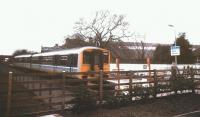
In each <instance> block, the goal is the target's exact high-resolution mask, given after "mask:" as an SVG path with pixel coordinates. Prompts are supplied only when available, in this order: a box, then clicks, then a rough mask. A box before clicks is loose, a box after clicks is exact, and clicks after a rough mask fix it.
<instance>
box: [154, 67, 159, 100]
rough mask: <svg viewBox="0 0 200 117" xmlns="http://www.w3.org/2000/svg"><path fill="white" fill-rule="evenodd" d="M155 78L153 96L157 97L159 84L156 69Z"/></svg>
mask: <svg viewBox="0 0 200 117" xmlns="http://www.w3.org/2000/svg"><path fill="white" fill-rule="evenodd" d="M153 78H154V94H153V97H154V98H156V95H157V84H158V80H157V73H156V69H154V77H153Z"/></svg>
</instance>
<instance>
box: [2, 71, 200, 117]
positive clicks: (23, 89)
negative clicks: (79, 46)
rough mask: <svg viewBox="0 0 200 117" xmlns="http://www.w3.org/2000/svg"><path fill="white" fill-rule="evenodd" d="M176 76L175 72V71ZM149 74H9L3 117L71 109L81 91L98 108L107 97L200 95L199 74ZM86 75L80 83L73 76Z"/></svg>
mask: <svg viewBox="0 0 200 117" xmlns="http://www.w3.org/2000/svg"><path fill="white" fill-rule="evenodd" d="M175 72H176V71H175ZM175 72H174V71H173V70H150V71H120V72H118V71H113V72H103V71H100V72H87V73H65V72H63V73H62V74H47V73H26V74H22V73H20V74H18V73H12V72H9V78H8V82H3V83H1V84H7V85H8V89H7V90H4V91H1V92H0V93H2V94H4V98H2V99H4V100H1V101H2V103H5V105H6V108H4V110H5V115H6V117H10V116H33V115H40V114H44V113H50V112H57V111H64V110H66V109H70V108H71V107H72V106H73V105H74V104H75V102H74V101H73V100H74V99H75V98H76V94H77V93H80V90H82V89H81V87H84V88H85V89H86V90H87V91H88V92H90V93H91V94H92V96H93V97H94V99H95V100H96V102H97V104H105V103H106V100H107V98H108V97H110V96H112V97H128V99H129V101H135V100H141V99H149V98H158V97H163V96H169V95H176V94H182V93H193V94H200V70H199V69H190V70H179V72H177V73H175ZM80 74H87V75H90V76H93V77H94V78H84V79H82V80H80V79H77V78H73V76H76V75H80Z"/></svg>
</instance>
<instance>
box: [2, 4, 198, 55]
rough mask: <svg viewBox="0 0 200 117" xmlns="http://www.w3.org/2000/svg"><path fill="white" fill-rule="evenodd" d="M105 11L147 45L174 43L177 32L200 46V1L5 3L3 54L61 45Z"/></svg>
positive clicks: (3, 9)
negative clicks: (117, 17) (124, 22)
mask: <svg viewBox="0 0 200 117" xmlns="http://www.w3.org/2000/svg"><path fill="white" fill-rule="evenodd" d="M99 10H109V11H110V12H111V13H113V14H124V15H126V20H127V21H128V22H129V23H130V30H131V31H132V32H136V33H138V34H141V35H145V39H144V40H145V41H146V42H153V43H168V44H170V43H173V42H174V30H175V31H176V33H177V34H178V33H179V32H186V35H187V39H188V40H189V42H190V43H191V44H200V13H199V12H200V1H199V0H0V41H1V42H0V54H12V53H13V52H14V51H15V50H17V49H28V50H30V51H40V49H41V46H54V45H55V44H56V43H58V44H59V45H61V44H63V43H64V37H66V36H67V35H71V34H73V32H74V30H73V26H74V23H75V22H76V21H78V20H79V18H82V17H84V18H86V19H87V18H90V17H91V16H92V15H93V14H94V13H95V12H96V11H99ZM168 24H172V25H174V26H175V27H174V28H172V27H171V28H170V27H169V26H168Z"/></svg>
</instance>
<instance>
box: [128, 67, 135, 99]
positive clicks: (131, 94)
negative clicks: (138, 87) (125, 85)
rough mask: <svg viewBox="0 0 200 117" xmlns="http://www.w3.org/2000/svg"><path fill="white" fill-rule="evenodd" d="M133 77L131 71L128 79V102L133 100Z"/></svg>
mask: <svg viewBox="0 0 200 117" xmlns="http://www.w3.org/2000/svg"><path fill="white" fill-rule="evenodd" d="M133 76H134V73H133V71H130V77H129V96H130V101H132V98H133V86H132V85H133V84H132V83H133Z"/></svg>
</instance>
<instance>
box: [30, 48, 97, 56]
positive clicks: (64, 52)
mask: <svg viewBox="0 0 200 117" xmlns="http://www.w3.org/2000/svg"><path fill="white" fill-rule="evenodd" d="M87 49H101V48H98V47H93V46H86V47H80V48H73V49H65V50H59V51H53V52H44V53H39V54H34V55H33V57H34V56H35V57H37V56H52V55H67V54H78V53H80V52H82V51H84V50H87Z"/></svg>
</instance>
